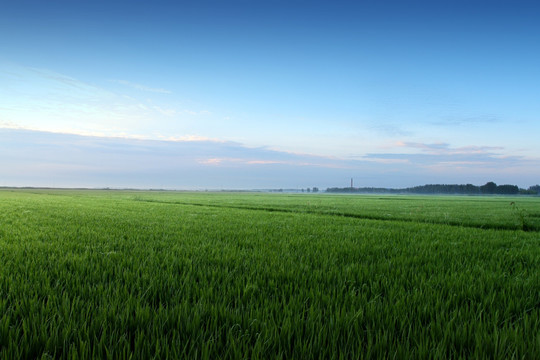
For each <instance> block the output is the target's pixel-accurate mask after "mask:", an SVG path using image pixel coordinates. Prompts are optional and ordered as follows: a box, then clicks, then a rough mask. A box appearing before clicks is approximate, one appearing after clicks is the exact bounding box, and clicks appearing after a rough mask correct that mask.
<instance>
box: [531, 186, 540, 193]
mask: <svg viewBox="0 0 540 360" xmlns="http://www.w3.org/2000/svg"><path fill="white" fill-rule="evenodd" d="M529 190H531V191H534V192H536V193H537V194H540V185H533V186H529Z"/></svg>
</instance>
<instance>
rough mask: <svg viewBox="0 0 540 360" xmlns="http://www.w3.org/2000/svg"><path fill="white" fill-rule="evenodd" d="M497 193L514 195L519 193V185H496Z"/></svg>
mask: <svg viewBox="0 0 540 360" xmlns="http://www.w3.org/2000/svg"><path fill="white" fill-rule="evenodd" d="M497 194H501V195H514V194H519V187H517V186H516V185H499V186H497Z"/></svg>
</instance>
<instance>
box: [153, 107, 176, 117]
mask: <svg viewBox="0 0 540 360" xmlns="http://www.w3.org/2000/svg"><path fill="white" fill-rule="evenodd" d="M153 108H154V110H156V111H157V112H158V113H160V114H161V115H164V116H169V117H170V116H174V115H176V114H177V112H176V110H175V109H163V108H161V107H159V106H153Z"/></svg>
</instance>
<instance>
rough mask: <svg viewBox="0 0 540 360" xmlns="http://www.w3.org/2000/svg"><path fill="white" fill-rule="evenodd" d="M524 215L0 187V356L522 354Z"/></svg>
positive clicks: (535, 206)
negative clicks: (522, 218)
mask: <svg viewBox="0 0 540 360" xmlns="http://www.w3.org/2000/svg"><path fill="white" fill-rule="evenodd" d="M511 201H514V202H515V203H517V204H518V205H519V208H520V209H524V211H526V215H525V216H527V217H528V221H529V222H530V224H531V226H532V227H533V228H532V231H527V232H525V231H522V230H521V229H520V226H519V225H520V223H519V222H520V219H519V218H518V217H516V215H515V210H514V209H513V208H512V206H511V205H510V202H511ZM538 213H540V199H532V198H531V199H526V198H513V199H509V198H496V197H494V198H480V197H474V198H472V197H471V198H469V197H436V198H435V197H375V196H326V195H305V196H287V195H268V194H211V193H209V194H205V193H172V192H163V193H159V192H107V191H104V192H68V191H33V192H32V191H26V192H25V191H16V192H10V191H1V192H0V265H1V266H0V358H2V359H4V358H8V359H9V358H39V357H43V356H45V357H47V356H50V357H54V358H58V357H60V358H81V357H82V358H107V357H108V358H130V357H132V358H153V357H154V358H210V359H214V358H264V359H269V358H344V359H349V358H372V357H396V358H403V357H414V358H418V357H420V358H423V357H430V358H431V357H445V358H449V357H450V358H458V357H462V358H475V357H476V358H478V357H481V358H484V357H487V358H501V359H503V358H530V359H534V358H538V356H539V355H540V335H539V334H540V316H539V315H540V270H539V269H540V234H539V232H538V220H539V219H538V217H535V216H532V215H534V214H538ZM531 214H532V215H531Z"/></svg>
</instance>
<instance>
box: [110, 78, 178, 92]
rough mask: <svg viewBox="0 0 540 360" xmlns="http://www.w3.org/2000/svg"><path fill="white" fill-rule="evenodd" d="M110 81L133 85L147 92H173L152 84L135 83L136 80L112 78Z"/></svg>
mask: <svg viewBox="0 0 540 360" xmlns="http://www.w3.org/2000/svg"><path fill="white" fill-rule="evenodd" d="M110 81H111V82H114V83H117V84H121V85H125V86H129V87H131V88H133V89H136V90H140V91H146V92H151V93H157V94H172V91H170V90H167V89H163V88H153V87H150V86H146V85H142V84H138V83H134V82H131V81H127V80H119V79H114V80H110Z"/></svg>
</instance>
